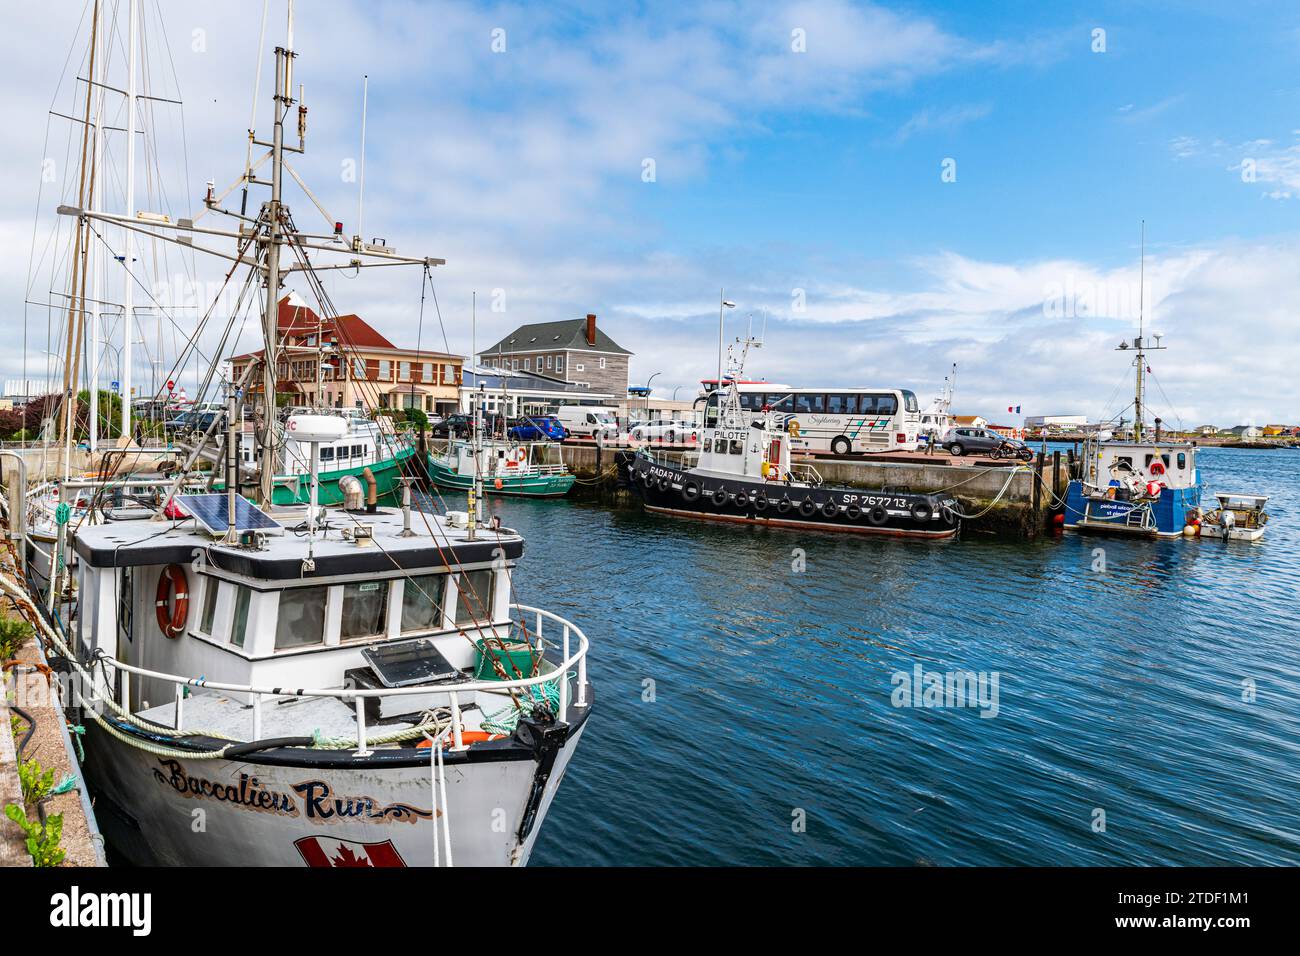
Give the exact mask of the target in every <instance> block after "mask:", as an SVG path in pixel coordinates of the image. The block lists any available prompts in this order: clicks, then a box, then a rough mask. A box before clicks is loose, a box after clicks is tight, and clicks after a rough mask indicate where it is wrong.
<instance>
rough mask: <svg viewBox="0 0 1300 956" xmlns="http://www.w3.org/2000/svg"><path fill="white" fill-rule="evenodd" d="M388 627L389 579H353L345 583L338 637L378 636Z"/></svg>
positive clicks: (342, 638) (350, 638) (345, 639)
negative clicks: (349, 582)
mask: <svg viewBox="0 0 1300 956" xmlns="http://www.w3.org/2000/svg"><path fill="white" fill-rule="evenodd" d="M387 629H388V582H387V581H354V582H352V583H351V584H345V585H343V614H342V617H341V618H340V620H339V639H340V640H344V641H351V640H356V639H358V638H363V637H376V636H378V635H380V634H384V633H385V632H386V631H387Z"/></svg>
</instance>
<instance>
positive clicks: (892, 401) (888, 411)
mask: <svg viewBox="0 0 1300 956" xmlns="http://www.w3.org/2000/svg"><path fill="white" fill-rule="evenodd" d="M897 413H898V399H896V398H895V397H894V396H893V395H877V396H876V414H877V415H895V414H897Z"/></svg>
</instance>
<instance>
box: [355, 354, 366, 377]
mask: <svg viewBox="0 0 1300 956" xmlns="http://www.w3.org/2000/svg"><path fill="white" fill-rule="evenodd" d="M352 377H353V378H365V377H366V360H365V359H362V358H354V359H353V360H352Z"/></svg>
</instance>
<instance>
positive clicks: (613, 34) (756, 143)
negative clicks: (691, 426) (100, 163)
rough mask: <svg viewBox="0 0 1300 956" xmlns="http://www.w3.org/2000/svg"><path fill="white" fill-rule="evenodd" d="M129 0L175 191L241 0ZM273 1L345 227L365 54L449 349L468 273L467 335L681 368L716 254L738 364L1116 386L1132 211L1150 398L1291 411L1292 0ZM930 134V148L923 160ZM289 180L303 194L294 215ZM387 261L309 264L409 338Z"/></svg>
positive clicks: (227, 83) (242, 45) (232, 134)
mask: <svg viewBox="0 0 1300 956" xmlns="http://www.w3.org/2000/svg"><path fill="white" fill-rule="evenodd" d="M106 2H109V3H110V4H113V3H115V2H120V0H106ZM146 6H147V7H148V8H149V10H150V11H152V12H150V13H149V14H148V17H147V19H149V22H151V23H156V24H157V26H156V29H153V30H152V31H151V34H150V37H151V44H152V46H151V48H150V49H151V50H152V51H153V55H152V56H151V57H150V58H149V66H150V68H151V69H152V70H154V72H155V73H156V74H157V75H158V77H159V79H158V85H159V87H169V86H171V85H174V86H175V87H177V88H178V89H179V90H180V93H181V95H182V97H183V99H184V100H185V103H186V106H185V110H184V121H185V132H186V137H185V141H184V143H183V145H184V146H185V147H187V149H186V150H184V151H182V150H181V149H179V148H178V147H179V146H180V145H181V144H180V140H179V137H178V136H177V135H176V134H175V131H176V127H175V126H174V125H173V124H170V122H164V121H163V120H161V119H160V120H159V122H158V125H157V127H156V128H155V130H154V132H156V134H157V137H158V139H159V141H160V145H159V151H160V154H162V153H164V152H165V150H166V146H167V145H168V144H169V145H170V146H171V148H172V154H173V155H177V156H181V157H183V158H187V159H188V169H186V168H185V165H184V163H183V162H176V163H173V164H172V165H171V166H168V167H166V168H167V169H169V170H170V171H171V173H170V174H171V175H172V177H173V179H174V182H173V185H172V187H171V189H170V190H169V194H170V195H171V196H172V197H173V198H175V197H179V196H182V195H185V196H188V197H190V199H191V200H193V199H196V198H197V197H198V196H199V195H200V194H201V192H202V184H203V182H204V181H205V180H207V179H209V178H212V179H214V180H216V181H217V182H218V184H219V186H220V185H224V184H225V183H227V182H229V181H230V180H231V179H233V178H234V176H235V175H236V174H237V173H238V171H239V169H240V168H241V166H242V162H243V148H244V147H243V142H242V131H243V129H244V128H245V126H246V125H247V114H248V110H249V101H250V97H251V88H252V75H253V66H254V64H255V62H256V56H257V50H256V46H257V44H256V39H257V22H258V19H259V17H260V13H261V6H262V5H261V3H259V2H256V0H244V2H233V3H231V4H229V5H227V6H225V7H223V8H221V9H219V10H215V9H212V8H210V7H209V5H206V4H200V3H190V2H181V0H177V2H174V3H167V4H164V5H163V6H162V8H161V13H162V15H161V17H159V15H158V12H157V9H158V8H156V6H155V4H154V2H153V0H150V2H149V3H147V4H146ZM282 7H283V4H282V0H277V2H274V3H272V13H271V17H270V21H269V26H268V31H269V34H270V38H271V40H270V41H268V44H267V46H268V47H269V46H270V45H272V43H271V41H274V42H281V41H282V39H283V13H282ZM298 8H299V14H298V23H297V35H296V37H295V44H294V45H295V48H296V49H297V50H298V52H299V53H300V58H299V63H298V79H299V80H300V81H302V82H304V83H305V84H306V90H307V97H306V98H307V102H308V105H309V106H310V107H311V113H310V117H311V119H310V128H309V143H308V155H307V156H306V157H305V158H304V159H303V160H302V161H301V162H299V163H297V165H298V168H299V169H300V170H301V171H302V172H303V174H304V175H305V176H306V177H307V178H308V180H309V181H310V182H311V184H312V186H313V189H314V190H315V191H316V192H317V194H318V196H319V197H320V198H321V199H322V202H324V204H325V205H326V206H327V207H328V208H329V210H330V212H331V214H332V215H334V216H335V218H339V219H343V220H344V221H345V223H346V224H347V225H348V227H349V230H350V229H351V228H352V221H353V220H355V204H356V188H357V187H356V184H355V182H353V181H349V180H347V179H346V178H345V177H343V176H341V175H340V169H341V167H342V166H344V165H345V164H346V163H347V162H348V160H349V159H351V160H355V159H356V157H357V155H358V142H357V141H358V138H359V106H360V102H359V100H360V83H361V75H362V74H363V73H368V74H369V75H370V84H371V86H370V91H371V99H370V115H369V124H368V139H367V155H366V163H367V185H366V223H367V225H366V232H367V233H368V234H372V235H374V234H378V235H383V236H385V238H387V239H388V240H389V241H390V242H391V243H394V244H396V245H397V246H398V247H399V248H400V249H401V250H402V251H404V252H405V251H410V252H420V253H422V254H424V253H427V254H432V255H440V256H445V257H446V258H447V260H448V264H447V266H446V267H445V268H442V269H439V270H438V274H437V276H436V279H437V282H438V292H439V300H440V303H441V304H442V307H443V314H444V318H445V319H446V322H447V333H448V337H449V340H450V341H451V344H452V347H453V348H454V349H456V350H459V351H468V350H469V347H470V337H469V321H468V320H469V301H470V293H471V292H472V291H475V290H476V291H478V293H479V297H480V302H485V301H492V300H495V301H497V302H498V304H500V305H503V306H504V308H503V311H498V312H493V311H492V310H491V309H490V308H481V309H480V311H479V341H480V343H484V342H490V341H493V340H494V339H495V338H496V337H498V336H499V335H500V334H502V333H504V332H507V331H509V330H510V329H511V328H513V327H514V326H515V325H517V324H520V323H522V322H527V321H543V320H550V319H555V318H562V317H568V316H577V315H581V314H584V313H586V312H588V311H591V312H595V313H597V314H598V315H599V316H600V321H601V323H602V325H603V326H604V327H605V328H606V329H607V330H608V331H609V332H610V333H611V334H612V335H613V336H614V337H615V339H616V340H618V341H619V342H620V343H621V344H623V345H624V346H625V347H627V348H629V349H631V350H633V351H634V352H635V353H637V354H636V358H635V360H634V363H633V378H634V380H642V381H643V380H644V379H645V378H646V376H648V375H650V374H651V373H653V372H659V373H660V375H659V377H658V378H656V381H655V385H656V388H657V389H658V388H664V389H667V390H671V389H672V388H673V387H675V386H687V387H688V388H689V387H690V386H691V385H692V384H693V383H694V382H697V381H698V379H699V378H700V377H702V376H705V375H708V374H711V373H712V367H713V364H714V362H715V361H716V358H715V356H714V349H715V342H716V339H715V335H716V308H717V306H716V303H717V294H718V289H719V287H722V286H725V287H726V289H727V295H728V297H729V298H732V299H734V300H735V301H736V302H737V303H738V306H739V307H738V309H737V310H736V312H735V313H733V316H734V322H733V325H732V330H733V331H740V329H741V328H742V326H743V324H744V323H745V322H746V317H747V315H748V314H749V313H751V312H752V313H753V314H754V315H755V316H756V322H757V323H761V321H762V316H763V314H764V312H766V314H767V315H768V316H769V318H768V325H767V347H766V349H765V350H764V351H763V352H762V353H760V357H759V361H757V362H755V363H752V364H751V369H752V371H753V372H754V374H756V375H763V376H765V377H768V378H770V379H773V380H779V381H785V382H790V383H792V384H801V385H807V384H814V383H823V382H824V383H826V384H828V385H835V384H850V383H857V384H899V385H904V386H907V387H911V388H913V389H915V390H916V391H918V393H920V394H921V395H922V396H924V397H929V396H930V395H932V394H934V393H935V392H937V390H938V389H939V387H940V385H941V383H942V379H943V376H944V375H945V374H946V372H947V370H948V368H949V366H950V365H951V363H953V362H957V363H958V365H959V375H958V389H957V402H956V404H957V406H958V411H967V412H977V413H983V414H990V415H992V414H993V413H995V412H997V411H998V410H999V409H1005V407H1006V406H1007V405H1008V404H1019V405H1021V406H1022V407H1023V408H1024V410H1025V412H1026V413H1027V414H1035V413H1076V412H1081V413H1087V414H1090V415H1093V416H1100V415H1103V414H1106V413H1109V412H1113V411H1116V410H1117V408H1116V407H1114V405H1113V404H1112V405H1107V402H1108V400H1109V398H1110V396H1111V395H1112V394H1114V392H1115V387H1116V383H1117V382H1118V381H1122V380H1123V379H1124V377H1125V375H1126V374H1127V369H1126V366H1125V365H1124V364H1123V362H1122V360H1120V358H1119V357H1118V356H1116V355H1115V354H1114V353H1113V352H1111V351H1110V349H1111V348H1112V347H1113V345H1114V344H1115V343H1116V342H1117V341H1118V340H1119V338H1120V337H1122V336H1123V335H1124V334H1126V333H1131V331H1133V328H1134V326H1135V324H1136V314H1135V313H1136V307H1135V306H1133V307H1131V308H1130V307H1128V306H1126V305H1120V306H1117V307H1114V308H1095V309H1091V310H1090V309H1089V308H1088V306H1087V302H1088V301H1089V297H1090V296H1091V297H1092V298H1093V299H1095V300H1096V301H1098V302H1101V301H1103V300H1104V301H1108V302H1110V303H1112V304H1114V303H1116V302H1119V303H1127V302H1128V301H1129V300H1130V299H1132V300H1133V301H1134V302H1135V301H1136V294H1135V290H1136V288H1137V258H1138V223H1139V220H1141V219H1145V220H1146V223H1147V237H1148V242H1147V254H1148V256H1147V282H1148V292H1147V295H1148V300H1147V304H1148V315H1149V316H1150V317H1151V321H1152V323H1154V325H1155V326H1156V327H1157V329H1158V330H1160V331H1163V332H1165V334H1166V344H1167V345H1169V346H1170V349H1169V351H1168V352H1166V353H1164V354H1163V355H1161V356H1159V357H1158V361H1157V362H1156V365H1155V367H1156V373H1157V380H1158V381H1159V383H1160V385H1161V387H1162V388H1163V395H1164V396H1167V397H1168V404H1169V407H1168V408H1165V409H1159V410H1161V411H1163V412H1164V414H1165V415H1166V417H1168V418H1170V419H1171V420H1178V419H1181V420H1183V421H1184V423H1185V424H1188V425H1191V424H1200V423H1201V422H1202V421H1209V422H1215V423H1219V424H1236V423H1238V422H1243V421H1255V422H1260V423H1264V422H1277V421H1288V422H1289V421H1293V420H1296V419H1300V409H1298V408H1297V404H1298V403H1297V390H1296V386H1295V383H1294V377H1293V375H1292V374H1291V371H1290V370H1291V369H1292V368H1293V367H1294V365H1295V363H1296V360H1297V359H1298V358H1300V355H1298V354H1297V352H1298V351H1300V349H1298V348H1297V341H1296V336H1295V333H1294V331H1293V329H1294V326H1295V322H1294V315H1295V311H1296V309H1295V303H1297V302H1300V279H1298V278H1297V275H1298V271H1297V269H1296V264H1297V262H1298V261H1300V260H1298V259H1297V255H1300V235H1297V229H1296V213H1297V209H1300V205H1297V204H1298V203H1300V146H1298V145H1297V144H1298V143H1300V138H1298V137H1297V130H1300V71H1297V65H1298V64H1297V59H1298V57H1297V51H1298V50H1300V9H1297V8H1295V7H1294V6H1289V5H1285V4H1260V3H1237V4H1233V5H1221V4H1198V3H1192V4H1178V5H1174V4H1163V3H1142V4H1131V3H1130V4H1118V3H1116V4H1106V3H1102V4H1068V3H1006V4H973V3H951V4H934V3H931V4H924V3H920V4H918V3H910V4H906V5H903V4H874V5H873V4H865V3H850V2H847V0H839V2H795V3H785V4H782V3H747V2H711V3H704V4H699V5H693V6H686V5H677V4H640V5H625V4H610V5H599V4H553V5H547V6H545V7H540V6H535V5H515V4H470V3H439V4H424V3H414V2H394V0H379V2H375V3H366V4H363V3H350V2H344V0H322V2H317V3H311V4H305V3H302V2H301V0H300V2H299V4H298ZM81 15H82V7H81V4H80V3H75V2H70V3H67V4H64V5H62V6H61V7H60V8H59V10H58V11H57V14H56V15H54V16H51V15H50V14H49V13H48V11H44V10H42V11H34V10H32V11H27V10H24V11H21V12H19V13H17V14H16V15H15V16H16V20H17V22H16V23H15V25H14V29H13V30H12V31H11V32H10V33H9V36H8V37H7V38H6V39H5V40H4V41H0V42H2V43H4V44H5V46H6V47H7V49H6V50H5V52H6V54H7V57H6V65H5V68H4V69H5V74H4V89H5V92H6V93H7V94H8V95H9V97H10V103H11V106H12V108H13V109H14V111H15V113H16V122H15V125H14V127H13V128H15V129H18V130H20V132H21V135H20V136H19V137H18V139H17V141H16V142H15V148H14V149H13V151H12V155H11V156H10V157H9V159H8V160H7V161H6V162H7V165H8V166H9V170H8V172H9V173H10V175H7V176H6V177H5V178H4V184H5V185H4V186H3V191H2V192H0V216H3V221H2V222H0V238H2V241H3V243H4V247H5V248H6V249H7V250H9V251H10V252H11V255H10V256H9V257H7V258H8V259H9V264H8V265H6V266H5V267H4V268H5V269H7V270H8V273H7V274H3V275H0V280H2V281H3V285H2V286H0V288H2V289H3V290H4V292H5V294H6V298H7V301H9V302H11V303H13V302H15V301H19V302H20V301H21V298H22V288H23V284H24V282H26V283H28V285H31V281H30V280H29V279H27V278H26V277H25V268H24V267H25V265H26V262H27V253H28V250H29V248H30V246H31V235H32V210H33V205H34V202H35V197H36V186H37V180H38V174H37V170H38V168H39V164H40V161H41V159H42V157H43V155H44V154H46V153H49V152H51V149H52V147H51V145H50V140H47V139H45V138H44V130H45V121H46V117H45V111H46V110H47V109H48V108H49V107H50V103H51V98H52V97H53V96H54V89H55V85H56V84H57V83H58V81H59V75H60V69H61V66H62V56H63V54H64V53H65V52H66V50H67V49H68V46H69V44H73V43H74V37H76V36H77V34H78V29H79V27H78V17H79V16H81ZM83 28H84V21H83ZM1098 29H1100V30H1104V31H1105V50H1104V52H1096V51H1095V50H1094V46H1095V45H1097V39H1096V37H1095V35H1094V31H1095V30H1098ZM494 30H503V31H504V40H505V48H504V50H494V49H493V38H494V36H496V34H494V33H493V31H494ZM797 31H802V34H800V36H801V37H802V40H803V41H804V50H803V51H802V52H800V51H796V50H795V49H793V48H792V40H793V39H794V38H795V37H796V32H797ZM200 36H201V38H202V42H201V43H200V42H198V40H197V39H196V38H198V37H200ZM81 42H83V43H84V35H83V39H82V40H81ZM164 46H165V47H166V52H164ZM499 46H500V44H499V43H498V47H499ZM119 61H120V57H119ZM266 62H267V64H268V67H267V69H268V70H269V55H268V57H267V60H266ZM173 64H174V73H173ZM120 65H121V64H120V62H118V63H116V64H115V66H117V67H120ZM69 69H71V68H69ZM265 84H266V81H265V79H264V85H263V91H265V88H266V86H265ZM71 89H72V88H71V87H70V86H69V85H67V84H65V86H64V89H63V92H62V94H61V95H62V96H63V100H62V101H61V103H62V106H61V108H62V109H65V110H67V109H69V108H70V107H71V105H72V104H71V101H70V98H69V91H70V90H71ZM261 115H262V116H263V120H262V121H261V122H262V123H263V125H264V123H265V119H264V117H265V115H266V110H265V108H264V106H263V109H262V114H261ZM56 132H57V130H56ZM62 135H63V136H64V137H65V139H66V133H64V134H62ZM59 142H63V141H62V140H59ZM59 148H60V149H63V148H64V147H63V146H60V147H59ZM647 159H651V160H653V161H654V172H655V176H654V179H653V181H651V182H647V181H645V179H644V178H643V170H644V168H645V165H644V164H645V161H646V160H647ZM945 159H952V160H954V161H955V163H956V181H955V182H943V181H941V177H940V172H941V164H942V163H943V161H944V160H945ZM1243 161H1248V165H1249V166H1250V167H1251V169H1252V170H1253V180H1252V181H1249V182H1246V181H1243V168H1242V164H1243ZM1248 178H1249V177H1248ZM56 185H57V186H58V187H59V188H62V189H63V190H64V191H65V192H66V190H67V189H69V188H70V182H69V181H68V178H67V177H63V178H62V179H61V181H60V183H58V184H56ZM53 188H54V187H49V188H47V190H46V192H45V193H44V194H43V202H44V205H46V206H51V205H52V204H53V203H52V202H51V191H52V190H53ZM290 200H291V202H295V212H296V213H297V214H298V216H299V219H300V221H307V220H308V219H309V217H311V216H314V215H315V213H314V210H311V209H310V204H309V203H307V201H306V200H305V199H304V198H303V197H301V196H298V197H297V198H296V199H295V198H294V197H293V196H291V197H290ZM45 212H46V213H48V210H45ZM47 218H48V215H47ZM200 268H201V267H200ZM213 271H214V270H213ZM380 272H381V273H388V274H385V275H382V276H380V277H378V278H374V277H368V278H363V279H358V280H348V279H341V278H332V279H331V280H330V288H331V292H332V294H333V295H334V297H335V299H336V301H338V303H339V304H340V306H341V307H343V308H346V309H348V310H354V311H357V312H360V313H362V314H364V315H366V316H367V317H369V318H371V319H372V321H374V323H375V324H376V325H378V326H379V327H381V328H382V329H384V331H385V332H387V333H388V334H389V335H390V337H392V338H394V339H395V340H399V341H404V342H405V341H412V342H413V340H414V338H415V335H416V319H415V314H416V310H417V308H418V289H419V277H418V276H416V275H406V276H397V275H394V274H392V272H391V270H380ZM204 275H205V277H207V278H208V279H211V275H210V274H208V273H204ZM161 278H162V279H163V280H164V283H165V282H166V281H167V280H169V279H170V280H171V281H172V284H173V285H174V284H175V282H176V279H177V277H176V276H174V275H173V276H168V275H166V274H165V271H164V274H163V275H162V276H161ZM36 285H37V287H39V283H37V284H36ZM1065 289H1073V290H1076V292H1077V290H1079V289H1083V290H1086V292H1085V293H1084V295H1083V298H1082V299H1081V300H1079V301H1078V302H1074V303H1073V304H1074V305H1076V306H1078V307H1077V308H1064V309H1062V308H1060V307H1058V306H1059V303H1060V302H1062V301H1064V300H1063V299H1062V297H1061V294H1060V293H1061V291H1062V290H1065ZM796 290H802V298H803V299H804V301H805V302H806V308H805V309H804V310H803V311H799V310H798V309H797V308H796V307H795V305H794V303H795V302H796V300H797V298H798V296H797V295H796ZM1129 293H1133V294H1132V295H1130V294H1129ZM1080 303H1082V304H1080ZM5 315H6V316H7V317H9V318H8V321H10V322H11V323H12V322H19V321H21V319H20V318H19V317H17V316H16V315H14V310H13V309H12V308H11V309H9V310H7V311H6V313H5ZM39 320H40V322H41V323H42V324H43V323H44V318H43V316H42V317H39ZM28 321H29V323H30V322H32V321H33V317H32V316H30V315H29V318H28ZM426 331H427V330H426ZM439 337H440V333H439ZM1261 343H1267V345H1266V346H1265V347H1261ZM14 374H16V372H15V363H14V356H12V355H10V356H8V357H7V364H6V376H7V377H9V376H13V375H14ZM1162 397H1163V396H1162ZM1118 404H1120V405H1122V404H1123V402H1122V401H1120V402H1119V403H1118ZM1002 417H1006V416H1005V415H1003V416H1002Z"/></svg>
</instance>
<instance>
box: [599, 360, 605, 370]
mask: <svg viewBox="0 0 1300 956" xmlns="http://www.w3.org/2000/svg"><path fill="white" fill-rule="evenodd" d="M600 367H601V368H604V367H605V360H604V359H603V358H602V359H601V360H600Z"/></svg>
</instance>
